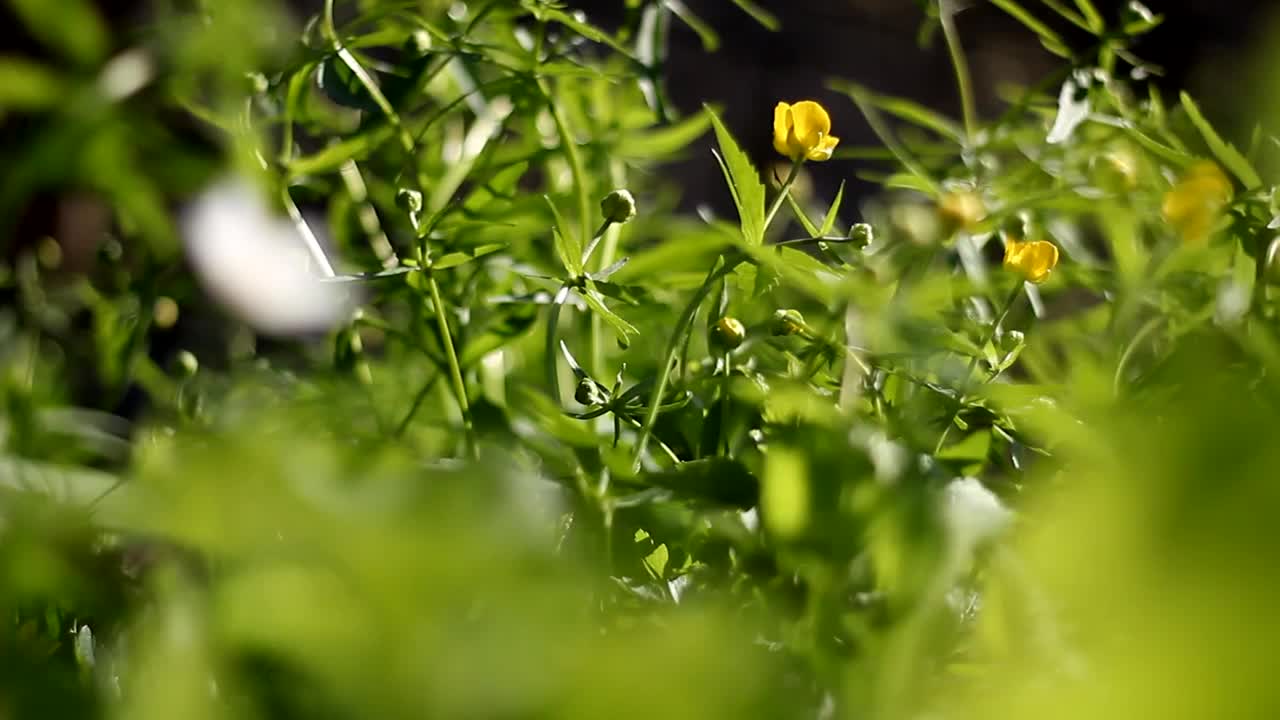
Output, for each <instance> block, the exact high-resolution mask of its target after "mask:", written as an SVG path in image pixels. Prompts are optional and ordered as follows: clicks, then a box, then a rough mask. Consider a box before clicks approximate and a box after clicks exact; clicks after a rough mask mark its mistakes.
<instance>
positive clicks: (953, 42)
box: [938, 0, 978, 143]
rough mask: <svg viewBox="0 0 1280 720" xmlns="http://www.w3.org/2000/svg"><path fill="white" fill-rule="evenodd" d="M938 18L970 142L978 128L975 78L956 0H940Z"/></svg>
mask: <svg viewBox="0 0 1280 720" xmlns="http://www.w3.org/2000/svg"><path fill="white" fill-rule="evenodd" d="M938 20H939V22H941V24H942V35H943V37H945V38H946V41H947V51H948V52H949V53H950V54H951V66H952V67H953V68H955V72H956V87H957V88H958V89H959V91H960V110H961V112H962V113H963V114H964V134H965V138H966V139H967V140H968V141H969V143H972V142H973V137H974V135H975V134H976V132H977V128H978V111H977V109H976V106H975V104H974V99H973V79H972V78H971V77H970V75H969V61H968V60H966V59H965V56H964V49H963V48H962V47H960V33H959V31H957V30H956V21H955V0H938Z"/></svg>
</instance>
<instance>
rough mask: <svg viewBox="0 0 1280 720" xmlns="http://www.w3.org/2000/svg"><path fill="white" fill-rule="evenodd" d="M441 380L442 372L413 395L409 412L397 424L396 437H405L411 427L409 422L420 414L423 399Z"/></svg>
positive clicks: (433, 376)
mask: <svg viewBox="0 0 1280 720" xmlns="http://www.w3.org/2000/svg"><path fill="white" fill-rule="evenodd" d="M439 380H440V373H436V374H434V375H432V376H431V379H430V380H428V381H427V382H426V383H424V384H423V386H422V389H421V390H419V391H418V394H417V395H415V396H414V397H413V404H412V405H410V406H409V412H407V413H405V415H404V419H403V420H401V421H400V424H399V425H397V426H396V430H395V434H394V437H403V436H404V434H405V431H406V430H408V429H409V423H411V422H413V418H414V416H415V415H417V414H418V408H420V407H422V403H423V401H425V400H426V399H427V396H428V395H430V394H431V389H432V388H434V387H435V386H436V382H437V381H439Z"/></svg>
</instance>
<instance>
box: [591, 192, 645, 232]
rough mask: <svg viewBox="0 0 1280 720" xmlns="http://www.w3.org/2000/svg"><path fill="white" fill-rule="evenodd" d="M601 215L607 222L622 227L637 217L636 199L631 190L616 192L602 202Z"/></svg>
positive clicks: (606, 196)
mask: <svg viewBox="0 0 1280 720" xmlns="http://www.w3.org/2000/svg"><path fill="white" fill-rule="evenodd" d="M600 214H602V215H604V219H605V221H606V222H611V223H616V224H618V225H621V224H623V223H627V222H630V221H631V218H634V217H635V216H636V199H635V196H633V195H632V194H631V191H630V190H614V191H613V192H611V193H609V194H608V195H605V196H604V199H603V200H601V201H600Z"/></svg>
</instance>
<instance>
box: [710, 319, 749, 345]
mask: <svg viewBox="0 0 1280 720" xmlns="http://www.w3.org/2000/svg"><path fill="white" fill-rule="evenodd" d="M746 339H747V329H746V328H745V327H744V326H743V325H742V323H741V322H740V321H739V320H738V319H737V318H731V317H728V316H726V317H722V318H720V319H719V320H717V321H716V324H715V325H713V326H712V327H711V345H712V346H713V347H715V348H716V349H719V350H733V349H734V348H736V347H738V346H739V345H741V344H742V341H743V340H746Z"/></svg>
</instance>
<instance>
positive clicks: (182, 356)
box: [174, 350, 200, 378]
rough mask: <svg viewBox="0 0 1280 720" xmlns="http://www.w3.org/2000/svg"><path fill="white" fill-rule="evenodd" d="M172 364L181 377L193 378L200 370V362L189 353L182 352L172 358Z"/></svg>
mask: <svg viewBox="0 0 1280 720" xmlns="http://www.w3.org/2000/svg"><path fill="white" fill-rule="evenodd" d="M174 363H175V364H176V365H177V366H178V372H180V373H181V374H182V376H183V377H188V378H189V377H194V376H195V374H196V373H197V372H198V371H199V370H200V361H199V360H197V359H196V356H195V355H193V354H191V352H190V351H187V350H182V351H179V352H178V354H177V355H176V356H175V357H174Z"/></svg>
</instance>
